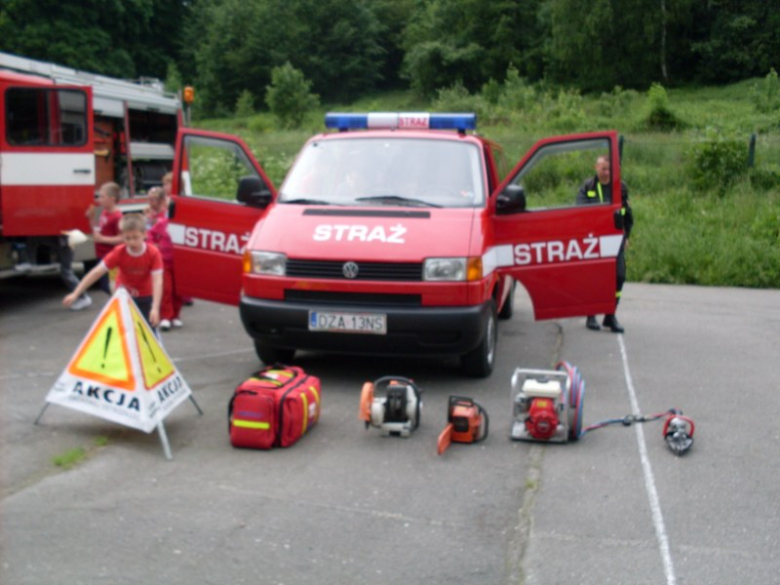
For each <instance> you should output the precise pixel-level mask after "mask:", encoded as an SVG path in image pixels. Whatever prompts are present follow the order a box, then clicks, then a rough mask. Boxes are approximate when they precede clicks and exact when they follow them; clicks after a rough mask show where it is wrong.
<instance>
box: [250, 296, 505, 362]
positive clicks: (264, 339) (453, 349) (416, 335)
mask: <svg viewBox="0 0 780 585" xmlns="http://www.w3.org/2000/svg"><path fill="white" fill-rule="evenodd" d="M239 310H240V314H241V321H242V322H243V324H244V328H245V329H246V331H247V333H248V334H249V335H250V336H251V337H252V338H253V339H254V340H255V341H257V342H260V343H262V344H264V345H268V346H270V347H277V348H282V349H302V350H315V351H327V352H334V353H351V354H372V355H420V354H425V355H437V354H438V355H449V354H458V355H460V354H464V353H467V352H469V351H471V350H472V349H474V348H475V347H477V345H479V343H480V342H481V341H482V338H483V336H484V333H485V327H486V323H487V320H488V318H489V316H490V311H491V303H490V302H486V303H483V304H481V305H475V306H467V307H390V306H388V307H382V306H372V307H366V306H364V305H359V306H358V305H355V306H350V305H344V304H339V305H331V304H328V305H321V306H315V305H310V304H304V303H292V302H286V301H271V300H265V299H258V298H253V297H247V296H243V295H242V297H241V303H240V305H239ZM309 311H328V312H345V313H361V314H363V313H382V314H384V315H387V333H386V334H384V335H379V334H372V333H352V332H349V333H346V332H331V331H310V330H309Z"/></svg>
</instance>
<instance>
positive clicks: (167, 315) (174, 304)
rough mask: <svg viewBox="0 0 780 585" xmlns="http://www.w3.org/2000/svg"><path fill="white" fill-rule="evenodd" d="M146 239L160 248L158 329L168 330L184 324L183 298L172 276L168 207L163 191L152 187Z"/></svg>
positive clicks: (171, 244) (171, 248) (147, 213)
mask: <svg viewBox="0 0 780 585" xmlns="http://www.w3.org/2000/svg"><path fill="white" fill-rule="evenodd" d="M146 226H147V230H146V241H147V242H151V243H152V244H154V245H155V246H157V248H158V249H159V250H160V254H161V255H162V259H163V296H162V305H161V307H160V317H161V321H160V329H162V330H163V331H168V330H169V329H170V328H171V326H173V327H181V326H183V325H184V323H182V320H181V319H180V317H179V316H180V314H181V308H182V305H183V304H184V300H183V299H182V298H181V297H180V296H179V294H178V293H177V292H176V282H175V280H174V277H173V242H172V241H171V236H170V234H169V233H168V209H167V197H166V196H165V191H163V190H162V189H161V188H160V187H153V188H152V189H151V190H150V191H149V208H148V209H147V210H146Z"/></svg>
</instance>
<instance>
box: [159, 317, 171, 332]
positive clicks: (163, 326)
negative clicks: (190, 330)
mask: <svg viewBox="0 0 780 585" xmlns="http://www.w3.org/2000/svg"><path fill="white" fill-rule="evenodd" d="M170 328H171V322H170V321H168V319H163V320H162V321H160V329H162V330H163V331H168V330H170Z"/></svg>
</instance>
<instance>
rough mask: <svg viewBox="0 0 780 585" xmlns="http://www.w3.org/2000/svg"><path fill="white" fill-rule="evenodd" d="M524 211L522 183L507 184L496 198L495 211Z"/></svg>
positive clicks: (502, 212) (503, 212) (501, 212)
mask: <svg viewBox="0 0 780 585" xmlns="http://www.w3.org/2000/svg"><path fill="white" fill-rule="evenodd" d="M517 211H525V189H523V186H522V185H512V184H510V185H507V186H506V187H505V188H504V190H503V191H501V193H499V194H498V197H497V198H496V212H497V213H500V214H505V213H515V212H517Z"/></svg>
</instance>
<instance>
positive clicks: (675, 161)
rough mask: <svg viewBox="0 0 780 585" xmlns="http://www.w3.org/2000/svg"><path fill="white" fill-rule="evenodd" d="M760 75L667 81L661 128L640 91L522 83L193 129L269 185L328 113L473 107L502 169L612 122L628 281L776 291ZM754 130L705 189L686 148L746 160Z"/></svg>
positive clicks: (777, 264) (771, 138)
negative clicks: (671, 124)
mask: <svg viewBox="0 0 780 585" xmlns="http://www.w3.org/2000/svg"><path fill="white" fill-rule="evenodd" d="M761 81H762V80H760V79H758V80H746V81H743V82H740V83H737V84H734V85H730V86H726V87H698V88H697V87H690V88H683V89H672V90H667V92H666V93H667V95H666V101H665V102H664V103H663V105H664V107H665V108H666V109H667V110H668V111H669V112H671V114H673V115H674V118H675V119H676V120H679V121H680V123H681V125H680V126H679V127H678V128H677V129H676V130H672V131H667V132H660V131H657V130H651V129H649V128H648V122H647V121H648V119H649V116H650V113H651V110H650V108H651V100H649V99H648V97H647V95H646V94H644V93H640V92H636V91H631V90H629V91H623V90H621V89H619V88H617V89H616V90H614V91H613V92H610V93H606V94H603V95H600V96H580V95H578V94H577V93H575V92H571V91H561V90H556V89H554V88H549V87H530V88H529V87H528V86H522V87H521V88H520V89H517V92H518V93H517V94H516V95H515V96H511V95H509V96H508V97H507V98H506V99H504V100H503V101H501V100H499V102H498V103H496V104H492V103H488V102H487V101H486V99H485V98H484V97H483V96H481V95H480V94H468V92H465V91H455V90H453V91H449V92H442V93H441V94H440V96H439V98H438V99H437V100H434V101H433V102H431V103H426V102H424V101H422V100H420V98H418V97H416V96H415V95H414V94H412V93H410V92H392V93H387V94H380V95H374V96H369V97H366V98H363V99H361V100H359V101H358V102H355V103H353V104H346V105H345V104H332V105H330V106H327V107H322V108H320V109H319V110H317V111H314V112H311V113H310V114H309V115H308V116H307V118H306V121H305V122H304V124H303V126H302V127H301V128H300V129H298V130H293V131H283V130H279V129H277V128H276V123H275V120H274V119H273V117H272V116H271V115H270V114H269V113H258V114H255V115H253V116H250V117H248V118H231V119H220V120H203V121H199V122H198V123H197V126H198V127H201V128H206V129H211V130H220V131H224V132H229V133H236V134H238V135H239V136H241V137H242V138H243V139H244V140H245V141H246V142H247V143H248V144H249V146H250V148H251V149H252V151H253V152H254V153H255V156H256V158H257V159H258V161H259V162H260V163H261V164H262V165H263V167H264V169H265V170H266V172H267V173H268V175H269V176H270V177H271V179H272V181H273V182H274V184H275V185H276V186H277V187H278V186H279V185H280V184H281V181H282V179H283V178H284V175H285V174H286V172H287V170H288V169H289V167H290V166H291V165H292V162H293V160H294V158H295V155H296V154H297V152H298V150H299V149H300V147H301V146H302V145H303V143H304V142H305V141H306V139H307V138H308V137H310V136H311V135H313V134H315V133H317V132H322V131H323V130H324V127H323V124H322V120H323V115H324V113H325V111H334V110H345V111H426V110H431V111H432V110H438V111H447V110H449V111H463V110H471V111H478V112H480V127H479V132H480V133H481V134H483V135H485V136H487V137H489V138H491V139H492V140H495V141H496V142H498V143H499V144H500V145H501V147H502V149H503V152H504V155H505V157H506V159H507V162H508V163H509V167H510V168H511V167H512V166H514V163H515V161H517V160H519V158H520V157H521V156H522V154H523V153H524V152H525V151H526V150H527V149H528V148H529V147H530V146H531V145H533V143H534V142H535V141H536V140H538V139H540V138H543V137H546V136H552V135H558V134H566V133H572V132H587V131H593V130H604V129H614V130H617V131H618V132H619V133H620V134H621V135H622V136H623V137H624V139H625V142H624V149H623V164H622V178H623V180H624V181H625V182H626V183H627V185H628V186H629V189H630V193H631V203H632V207H633V209H634V217H635V225H634V233H633V236H632V242H631V246H630V249H629V252H628V256H627V257H628V278H629V280H633V281H641V282H656V283H684V284H698V285H710V286H716V285H717V286H743V287H760V288H780V233H779V230H780V228H779V227H778V226H780V109H776V110H774V111H770V112H762V111H759V110H758V109H757V108H756V107H755V104H754V101H753V91H754V88H756V87H757V85H758V84H759V83H761ZM448 100H449V101H448ZM513 100H514V101H513ZM507 104H510V105H509V106H508V105H507ZM511 104H514V105H511ZM751 134H755V135H756V151H755V166H754V167H753V168H752V169H748V168H747V163H746V162H745V164H744V165H741V166H740V168H741V169H743V171H742V172H741V173H740V176H739V177H737V178H736V179H735V180H734V181H733V182H731V183H730V184H728V185H722V184H720V183H717V184H713V185H711V186H710V187H705V188H702V186H701V185H700V184H701V183H702V181H701V179H702V176H701V175H702V167H698V168H697V165H701V164H702V162H701V161H700V160H698V159H697V158H696V156H697V155H696V154H695V151H696V150H697V149H695V148H694V147H695V146H696V145H701V144H702V143H703V142H705V143H706V142H707V141H711V140H720V139H721V137H722V138H723V139H727V140H730V141H732V142H736V143H737V144H738V145H744V150H742V147H741V146H739V147H738V148H739V152H740V154H739V157H740V160H742V159H744V161H747V152H748V144H749V141H750V136H751ZM698 150H701V149H698ZM718 162H719V161H718V160H715V163H716V164H717V163H718ZM723 162H724V164H725V162H727V161H723ZM705 178H706V177H705Z"/></svg>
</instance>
